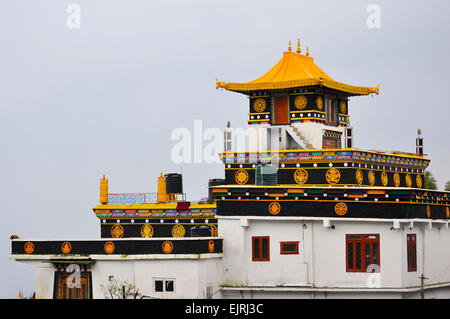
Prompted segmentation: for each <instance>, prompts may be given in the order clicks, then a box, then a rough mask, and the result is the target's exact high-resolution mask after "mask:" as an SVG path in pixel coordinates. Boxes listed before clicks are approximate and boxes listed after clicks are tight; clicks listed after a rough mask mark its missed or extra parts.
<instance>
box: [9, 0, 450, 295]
mask: <svg viewBox="0 0 450 319" xmlns="http://www.w3.org/2000/svg"><path fill="white" fill-rule="evenodd" d="M70 3H77V4H79V5H80V7H81V28H80V29H69V28H68V27H67V25H66V19H67V16H68V14H67V13H66V8H67V6H68V5H69V4H70ZM372 3H374V4H378V5H380V7H381V28H380V29H369V28H368V27H367V25H366V19H367V17H368V16H369V13H367V11H366V8H367V6H368V5H369V4H372ZM449 13H450V1H448V0H430V1H424V0H423V1H398V0H389V1H387V0H386V1H381V0H371V1H365V0H351V1H350V0H342V1H335V0H316V1H299V0H297V1H261V0H259V1H242V0H241V1H233V0H228V1H211V0H209V1H167V0H165V1H144V0H142V1H137V0H128V1H118V0H115V1H113V0H72V1H66V0H59V1H57V0H46V1H45V0H35V1H23V0H3V1H1V4H0V85H1V88H0V118H1V124H2V125H1V126H0V152H1V165H0V176H1V178H0V199H1V204H2V214H3V218H2V222H1V223H0V232H1V236H0V237H1V238H2V240H1V241H0V267H1V270H2V271H1V272H0V283H1V285H0V297H2V298H15V297H17V294H18V291H19V289H20V290H22V291H23V292H24V294H25V295H31V294H32V292H33V286H34V283H33V280H34V274H33V268H32V267H30V266H27V265H24V264H22V263H16V262H13V261H10V260H8V255H9V253H10V241H9V236H10V235H11V234H17V235H19V236H20V237H22V238H97V237H99V236H100V228H99V222H98V220H97V218H95V216H94V215H93V212H92V209H91V208H92V207H94V206H95V205H97V202H98V194H99V178H100V176H101V175H102V174H106V175H107V177H108V178H109V190H110V192H154V191H156V185H157V184H156V183H157V177H158V175H159V173H160V172H161V171H164V172H165V173H167V172H178V171H180V169H181V168H180V165H176V164H174V163H172V162H171V161H170V150H171V147H172V146H173V145H174V144H175V142H173V141H171V140H170V133H171V132H172V130H173V129H175V128H177V127H186V128H188V129H193V123H194V120H196V119H201V120H203V126H204V128H207V127H219V128H223V127H225V123H226V121H228V120H230V121H231V122H232V124H233V126H238V127H246V125H247V123H246V121H247V113H248V105H247V103H248V101H247V98H246V97H245V96H244V95H240V94H236V93H231V92H227V91H221V90H216V89H215V78H216V77H217V78H219V80H222V81H230V82H244V81H250V80H253V79H255V78H257V77H259V76H260V75H262V74H263V73H265V72H266V71H267V70H268V69H269V68H271V67H272V66H273V65H274V64H275V63H276V62H277V61H278V60H279V59H280V58H281V56H282V53H283V51H285V50H286V49H287V46H288V41H289V40H292V41H293V46H294V48H295V44H296V39H297V38H298V37H300V38H301V39H302V44H303V45H306V44H307V45H309V48H310V52H311V55H312V56H313V57H314V59H315V62H316V64H317V65H318V66H319V67H321V68H322V69H323V70H324V71H325V72H327V73H328V74H329V75H330V76H331V77H333V78H334V79H335V80H337V81H340V82H344V83H348V84H352V85H361V86H375V85H377V84H379V85H380V95H378V96H374V97H355V98H352V99H351V101H350V104H349V111H350V114H351V122H352V125H353V126H354V133H355V136H356V138H355V143H356V147H358V148H364V149H379V150H384V151H391V150H401V151H407V152H414V151H415V137H416V130H417V128H419V127H420V128H421V129H422V131H423V136H424V139H425V140H424V144H425V153H427V154H429V157H430V158H431V166H430V170H431V172H432V173H433V174H434V175H435V176H436V177H437V179H438V182H439V186H440V188H441V189H442V188H443V185H444V183H445V182H446V181H447V180H450V168H449V162H450V147H449V141H448V140H449V133H448V126H447V125H448V120H449V117H450V111H449V102H448V90H449V87H450V77H449V76H448V74H449V71H450V62H449V61H450V59H449V56H450V46H449V31H450V19H449V18H448V17H449ZM182 170H183V175H184V188H185V191H186V192H187V196H188V199H189V200H196V199H199V198H200V197H202V196H206V195H207V183H208V179H209V178H215V177H223V174H224V173H223V167H222V165H218V164H190V165H187V164H186V165H183V166H182Z"/></svg>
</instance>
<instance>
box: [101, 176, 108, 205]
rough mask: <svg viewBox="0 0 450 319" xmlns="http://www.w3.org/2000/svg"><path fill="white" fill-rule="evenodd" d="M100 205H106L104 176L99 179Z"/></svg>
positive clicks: (106, 186) (106, 189)
mask: <svg viewBox="0 0 450 319" xmlns="http://www.w3.org/2000/svg"><path fill="white" fill-rule="evenodd" d="M100 204H102V205H106V204H108V179H107V178H106V177H105V175H103V178H101V179H100Z"/></svg>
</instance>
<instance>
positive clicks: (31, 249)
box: [24, 207, 448, 255]
mask: <svg viewBox="0 0 450 319" xmlns="http://www.w3.org/2000/svg"><path fill="white" fill-rule="evenodd" d="M447 208H448V207H447ZM24 249H25V252H26V253H27V254H28V255H29V254H32V253H33V252H34V244H33V243H32V242H31V241H29V242H27V243H26V244H25V247H24Z"/></svg>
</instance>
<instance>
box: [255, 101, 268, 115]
mask: <svg viewBox="0 0 450 319" xmlns="http://www.w3.org/2000/svg"><path fill="white" fill-rule="evenodd" d="M253 109H254V110H255V112H257V113H262V112H264V110H265V109H266V101H265V100H264V99H261V98H258V99H256V100H255V102H253Z"/></svg>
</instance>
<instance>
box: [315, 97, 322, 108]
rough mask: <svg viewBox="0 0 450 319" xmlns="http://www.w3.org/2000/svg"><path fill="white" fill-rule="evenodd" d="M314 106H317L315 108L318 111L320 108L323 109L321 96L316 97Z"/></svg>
mask: <svg viewBox="0 0 450 319" xmlns="http://www.w3.org/2000/svg"><path fill="white" fill-rule="evenodd" d="M316 106H317V109H318V110H319V111H322V109H323V98H322V97H321V96H318V97H317V99H316Z"/></svg>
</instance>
